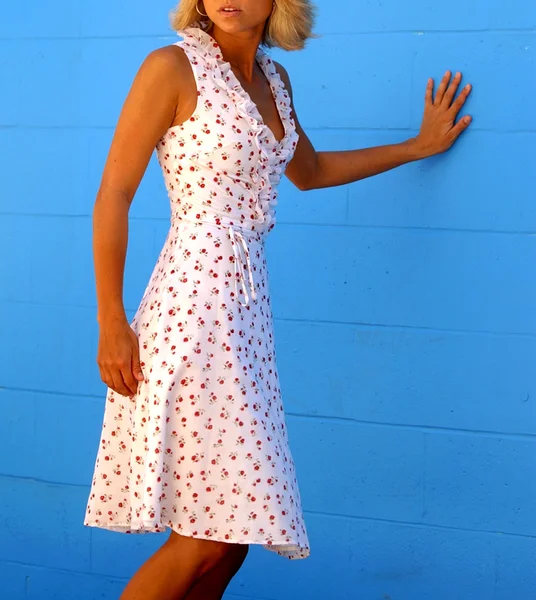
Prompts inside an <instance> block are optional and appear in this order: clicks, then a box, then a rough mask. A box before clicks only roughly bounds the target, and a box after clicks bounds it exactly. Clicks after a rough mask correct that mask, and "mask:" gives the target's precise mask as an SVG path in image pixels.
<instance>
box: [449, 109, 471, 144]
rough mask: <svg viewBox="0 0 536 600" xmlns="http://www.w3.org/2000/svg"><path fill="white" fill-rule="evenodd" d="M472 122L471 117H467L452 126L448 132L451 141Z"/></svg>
mask: <svg viewBox="0 0 536 600" xmlns="http://www.w3.org/2000/svg"><path fill="white" fill-rule="evenodd" d="M472 120H473V117H471V116H469V115H467V116H466V117H463V118H462V119H460V120H459V121H458V122H457V123H456V125H454V127H453V128H452V129H451V130H450V135H451V137H452V139H453V140H455V139H456V138H457V137H458V136H459V135H460V134H461V133H462V132H463V131H465V130H466V129H467V128H468V127H469V125H470V124H471V121H472Z"/></svg>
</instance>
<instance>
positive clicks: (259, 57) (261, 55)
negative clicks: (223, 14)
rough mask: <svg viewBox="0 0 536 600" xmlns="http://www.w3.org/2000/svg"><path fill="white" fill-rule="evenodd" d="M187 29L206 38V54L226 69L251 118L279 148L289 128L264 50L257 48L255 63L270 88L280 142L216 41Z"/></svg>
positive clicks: (200, 29) (201, 29)
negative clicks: (251, 114) (277, 121)
mask: <svg viewBox="0 0 536 600" xmlns="http://www.w3.org/2000/svg"><path fill="white" fill-rule="evenodd" d="M188 29H194V30H196V33H197V32H200V33H201V34H202V35H203V36H205V37H206V39H205V42H206V44H207V46H210V49H208V50H207V51H208V53H209V54H210V56H211V57H212V58H213V59H214V60H216V61H217V62H218V63H219V65H220V66H223V67H226V72H227V75H228V77H230V78H232V79H233V81H231V85H232V87H233V88H235V90H236V89H238V90H239V91H240V93H241V94H242V95H243V96H244V98H245V99H246V100H247V102H248V103H249V105H250V107H251V109H252V113H253V118H254V119H255V120H256V121H257V122H258V123H259V125H260V126H261V127H262V128H263V129H264V130H265V131H266V132H267V134H268V135H269V136H270V137H271V138H272V140H273V142H274V144H275V146H276V147H278V148H279V147H281V146H282V145H283V144H284V143H285V141H286V140H287V138H288V136H289V126H288V124H287V119H286V115H285V113H284V112H283V110H282V107H281V104H280V103H281V99H280V98H279V94H278V90H277V88H276V86H274V83H273V78H274V75H273V73H272V72H271V71H270V70H268V68H267V66H268V61H269V60H270V59H269V57H268V56H267V55H266V53H265V52H264V50H263V49H262V48H261V47H260V46H259V47H258V48H257V52H256V54H255V62H256V63H257V64H258V65H259V67H260V69H261V72H262V74H263V75H264V78H265V79H266V82H267V83H268V87H269V88H270V93H271V95H272V98H273V101H274V103H275V107H276V110H277V114H278V117H279V120H280V121H281V125H282V126H283V137H282V138H281V139H280V140H278V139H277V138H276V137H275V135H274V132H273V131H272V130H271V129H270V127H268V125H267V124H266V122H265V120H264V118H263V116H262V115H261V112H260V110H259V107H258V106H257V104H256V103H255V102H254V101H253V99H252V98H251V96H250V94H249V92H248V91H247V90H246V89H245V88H244V86H243V85H242V83H241V82H240V80H239V79H238V77H237V76H236V74H235V72H234V71H233V68H232V66H231V63H229V62H228V61H226V60H225V59H224V58H223V52H222V50H221V47H220V45H219V44H218V42H217V41H216V39H215V38H213V37H212V36H211V35H210V33H208V32H207V31H205V29H203V28H202V27H190V28H188ZM196 39H198V38H197V36H196ZM199 41H200V40H199ZM272 64H273V63H272ZM274 68H275V67H274Z"/></svg>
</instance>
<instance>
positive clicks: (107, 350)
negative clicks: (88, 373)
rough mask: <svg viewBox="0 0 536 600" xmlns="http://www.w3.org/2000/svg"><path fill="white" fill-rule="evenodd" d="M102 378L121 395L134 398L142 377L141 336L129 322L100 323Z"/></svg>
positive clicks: (98, 357) (99, 361) (99, 353)
mask: <svg viewBox="0 0 536 600" xmlns="http://www.w3.org/2000/svg"><path fill="white" fill-rule="evenodd" d="M97 364H98V365H99V369H100V374H101V379H102V381H104V383H105V384H106V385H107V386H108V387H110V388H112V389H113V390H114V391H115V392H117V393H118V394H121V396H128V397H129V398H132V397H133V396H134V394H136V392H137V390H138V382H139V381H142V380H143V373H142V370H141V365H140V354H139V343H138V336H137V335H136V333H135V332H134V331H133V329H132V328H131V327H130V325H129V323H128V321H126V320H125V321H122V320H120V321H114V322H111V323H110V322H109V323H106V324H105V325H101V332H100V336H99V348H98V353H97Z"/></svg>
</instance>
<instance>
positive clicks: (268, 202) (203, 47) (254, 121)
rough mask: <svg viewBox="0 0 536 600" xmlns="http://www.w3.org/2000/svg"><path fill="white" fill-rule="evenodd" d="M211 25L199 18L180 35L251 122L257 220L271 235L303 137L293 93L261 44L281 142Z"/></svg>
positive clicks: (259, 58)
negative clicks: (283, 182) (284, 180)
mask: <svg viewBox="0 0 536 600" xmlns="http://www.w3.org/2000/svg"><path fill="white" fill-rule="evenodd" d="M207 25H208V24H207V23H206V22H203V21H198V22H196V23H194V24H193V25H192V26H190V27H187V28H185V29H183V30H181V31H179V32H178V34H179V35H180V36H181V37H182V38H183V39H184V41H183V44H187V45H189V46H190V47H192V48H193V50H194V51H195V53H196V55H198V56H199V57H200V58H201V59H202V60H203V61H204V62H205V63H206V64H207V65H208V66H209V67H210V68H211V70H212V74H213V81H214V83H215V84H216V85H218V86H219V87H221V88H222V90H223V91H225V92H226V93H228V94H229V95H230V96H231V98H232V101H233V102H234V104H235V106H236V109H237V111H238V113H239V114H240V115H242V116H243V117H244V118H245V119H247V121H248V122H249V125H250V127H251V130H252V132H253V134H254V138H255V140H256V144H257V147H258V148H259V152H260V157H259V161H258V162H257V166H256V169H255V172H254V173H252V180H253V182H254V184H255V187H256V190H257V197H258V202H257V211H256V212H257V218H256V221H257V223H259V224H262V225H263V229H262V231H263V232H264V233H265V234H267V233H268V231H270V230H271V229H272V228H273V227H274V225H275V206H276V204H277V185H278V184H279V181H280V179H281V176H282V174H283V172H284V169H285V166H286V165H287V164H288V162H289V160H290V159H291V156H292V154H293V151H294V148H295V147H296V145H297V143H298V139H299V135H298V133H297V131H296V124H295V121H294V119H293V118H292V114H291V113H292V109H291V102H290V95H289V93H288V92H287V90H286V88H285V85H284V83H283V81H282V80H281V77H280V75H279V72H278V71H277V69H276V68H275V64H274V62H273V61H272V59H271V58H270V57H269V56H268V55H267V54H266V52H265V51H264V49H263V48H261V47H260V46H259V48H258V49H257V54H256V60H257V62H258V64H259V66H260V67H261V69H262V71H263V73H264V76H265V77H266V79H267V80H268V83H269V84H270V88H271V91H272V95H273V97H274V100H275V104H276V107H277V110H278V112H279V117H280V119H281V122H282V124H283V127H284V130H285V134H284V136H283V138H282V139H281V140H280V141H277V139H276V138H275V136H274V134H273V132H272V131H271V130H270V128H269V127H268V126H267V125H266V124H265V123H264V120H263V118H262V116H261V114H260V113H259V110H258V108H257V105H256V104H255V103H254V102H253V101H252V99H251V97H250V95H249V94H248V93H247V92H246V90H245V89H244V87H243V86H242V84H241V83H240V81H239V80H238V78H237V77H236V75H235V74H234V72H233V70H232V68H231V65H230V63H229V62H227V61H226V60H224V58H223V53H222V50H221V48H220V46H219V44H218V43H217V42H216V40H215V39H214V38H213V37H212V36H211V35H210V34H209V33H208V32H207V31H206V29H207V28H208V27H207Z"/></svg>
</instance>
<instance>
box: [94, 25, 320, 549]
mask: <svg viewBox="0 0 536 600" xmlns="http://www.w3.org/2000/svg"><path fill="white" fill-rule="evenodd" d="M179 35H181V37H182V38H183V39H182V41H180V42H177V45H179V46H180V47H182V48H183V50H184V51H185V53H186V55H187V56H188V59H189V61H190V63H191V66H192V70H193V73H194V75H195V79H196V83H197V90H198V91H197V98H198V101H197V106H196V108H195V111H194V113H193V115H192V116H191V118H190V119H189V120H188V121H186V122H185V123H183V124H182V125H177V126H174V127H171V128H170V129H169V130H168V131H167V132H166V133H165V134H164V135H163V136H162V138H161V139H160V140H159V142H158V144H157V146H156V153H157V157H158V161H159V163H160V165H161V167H162V171H163V174H164V178H165V183H166V187H167V190H168V194H169V199H170V203H171V226H170V229H169V232H168V235H167V238H166V241H165V243H164V246H163V248H162V251H161V253H160V255H159V258H158V260H157V263H156V265H155V267H154V270H153V273H152V275H151V278H150V280H149V283H148V285H147V287H146V289H145V292H144V295H143V297H142V300H141V302H140V305H139V307H138V310H137V312H136V314H135V316H134V318H133V320H132V321H131V327H132V329H133V330H134V331H135V332H136V334H137V336H138V340H139V348H140V361H141V367H142V371H143V374H144V380H143V381H141V382H140V383H139V385H138V389H137V393H136V394H135V395H134V397H133V398H132V399H130V398H129V397H128V396H121V395H120V394H118V393H117V392H115V391H113V390H112V389H111V388H108V390H107V395H106V403H105V409H104V417H103V424H102V433H101V438H100V445H99V448H98V452H97V458H96V462H95V470H94V475H93V480H92V485H91V491H90V495H89V499H88V503H87V508H86V515H85V519H84V524H85V525H87V526H93V527H100V528H105V529H110V530H115V531H121V532H124V533H143V532H159V531H164V530H165V529H166V528H171V529H173V530H174V531H176V532H177V533H179V534H181V535H185V536H191V537H197V538H204V539H210V540H217V541H223V542H233V543H240V544H261V545H262V546H263V547H264V548H266V549H268V550H272V551H274V552H276V553H278V554H279V555H281V556H284V557H286V558H289V559H297V558H306V557H307V556H309V553H310V550H309V541H308V537H307V531H306V527H305V523H304V519H303V515H302V507H301V501H300V493H299V489H298V483H297V479H296V472H295V466H294V463H293V458H292V454H291V451H290V448H289V440H288V436H287V428H286V424H285V414H284V409H283V404H282V399H281V391H280V387H279V377H278V371H277V365H276V352H275V348H274V330H273V316H272V307H271V303H270V290H269V280H268V270H267V264H266V258H265V247H264V243H265V240H266V237H267V235H268V233H269V232H270V231H271V230H272V229H273V227H274V225H275V206H276V204H277V184H278V183H279V180H280V178H281V176H282V174H283V172H284V170H285V167H286V165H287V164H288V162H289V161H290V159H291V158H292V156H293V154H294V151H295V148H296V144H297V141H298V134H297V133H296V130H295V122H294V120H293V118H292V114H291V106H290V97H289V95H288V93H287V91H286V89H285V87H284V84H283V82H282V80H281V78H280V76H279V74H278V72H277V70H276V68H275V65H274V63H273V61H272V60H271V58H270V57H269V56H268V55H267V54H266V53H265V51H264V50H263V49H262V48H261V47H259V49H258V52H257V61H258V64H259V65H260V67H261V69H262V71H263V73H264V75H265V76H266V78H267V80H268V82H269V83H270V87H271V91H272V94H273V96H274V99H275V102H276V105H277V109H278V111H279V116H280V118H281V121H282V123H283V125H284V129H285V134H284V138H283V139H282V140H281V141H280V142H278V141H277V140H276V139H275V137H274V135H273V134H272V132H271V131H270V129H269V128H268V127H267V126H266V125H265V123H264V122H263V120H262V117H261V115H260V113H259V111H258V109H257V107H256V105H255V104H254V103H253V102H252V100H251V98H250V96H249V95H248V93H247V92H246V91H245V90H244V89H243V87H242V86H241V84H240V83H239V81H238V79H237V77H236V76H235V75H234V74H233V71H232V69H231V66H230V64H229V63H227V62H226V61H224V60H223V58H222V52H221V49H220V47H219V45H218V44H217V43H216V41H215V40H214V39H213V38H212V36H210V35H209V33H208V32H207V31H205V29H204V25H203V24H202V23H201V22H198V23H194V24H193V25H192V26H190V27H188V28H186V29H184V30H182V31H180V32H179Z"/></svg>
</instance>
